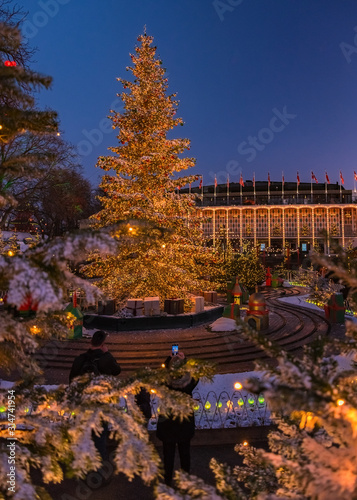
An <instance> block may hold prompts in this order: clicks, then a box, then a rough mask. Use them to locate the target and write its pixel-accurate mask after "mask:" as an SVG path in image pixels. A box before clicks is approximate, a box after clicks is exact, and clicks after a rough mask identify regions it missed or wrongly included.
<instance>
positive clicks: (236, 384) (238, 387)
mask: <svg viewBox="0 0 357 500" xmlns="http://www.w3.org/2000/svg"><path fill="white" fill-rule="evenodd" d="M234 388H235V389H237V391H240V390H241V389H243V386H242V384H241V383H240V382H236V383H235V384H234Z"/></svg>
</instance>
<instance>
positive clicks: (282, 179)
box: [281, 171, 284, 204]
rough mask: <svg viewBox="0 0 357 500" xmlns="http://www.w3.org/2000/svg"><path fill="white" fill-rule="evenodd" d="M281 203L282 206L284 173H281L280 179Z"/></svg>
mask: <svg viewBox="0 0 357 500" xmlns="http://www.w3.org/2000/svg"><path fill="white" fill-rule="evenodd" d="M281 201H282V202H283V204H284V171H283V172H282V177H281Z"/></svg>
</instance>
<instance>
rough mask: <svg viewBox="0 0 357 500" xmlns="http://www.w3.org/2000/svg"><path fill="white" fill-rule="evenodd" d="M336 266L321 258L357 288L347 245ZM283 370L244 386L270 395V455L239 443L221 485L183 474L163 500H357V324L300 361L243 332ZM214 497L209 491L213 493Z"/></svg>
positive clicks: (161, 494)
mask: <svg viewBox="0 0 357 500" xmlns="http://www.w3.org/2000/svg"><path fill="white" fill-rule="evenodd" d="M335 252H338V258H337V259H336V262H334V261H332V260H331V259H330V258H328V257H324V256H320V255H316V256H315V259H316V261H315V262H316V263H317V264H318V265H320V266H324V267H326V268H327V269H329V270H330V271H331V272H333V273H334V275H335V277H336V278H339V279H340V280H341V281H343V282H345V283H348V284H349V286H350V297H351V300H353V301H354V300H355V298H356V296H357V295H356V291H357V260H356V259H354V260H352V261H351V259H350V258H349V256H348V254H347V253H346V252H344V251H343V250H342V249H341V248H340V249H338V250H335ZM243 330H244V331H245V335H246V336H247V338H249V339H250V340H253V341H255V342H256V343H257V344H258V345H259V346H261V347H262V348H263V349H264V350H265V351H266V352H267V353H268V354H269V355H270V356H272V357H274V358H275V359H276V360H277V366H276V367H272V366H267V365H265V364H264V363H259V364H258V365H257V366H258V368H259V369H261V370H263V371H264V373H265V374H264V376H263V378H262V379H260V380H258V379H251V380H250V381H248V382H247V383H246V384H244V387H245V388H246V389H247V390H248V391H253V392H257V393H261V392H263V393H264V397H265V398H266V400H267V401H268V405H269V407H270V409H271V411H272V414H273V416H274V417H275V420H276V422H277V423H278V430H276V431H273V432H271V433H270V435H269V451H264V450H259V449H255V448H253V447H250V446H243V445H239V446H237V447H236V451H238V453H239V454H241V455H243V457H244V460H243V464H244V465H243V466H235V467H233V468H232V467H229V466H228V465H224V464H219V463H218V462H217V461H216V460H212V461H211V468H212V470H213V472H214V474H215V477H216V488H215V490H214V491H212V487H210V486H207V485H204V484H202V483H200V482H197V478H194V477H188V476H187V475H184V474H178V475H177V483H178V491H175V492H174V491H173V490H169V489H168V488H167V487H165V486H160V487H159V489H158V498H159V499H160V500H163V499H169V498H172V499H176V498H182V495H183V494H186V495H187V496H186V497H185V498H207V496H209V494H210V495H211V496H209V498H217V499H218V498H224V499H229V500H233V499H236V500H248V499H259V500H277V499H291V498H294V499H299V500H336V499H337V498H338V499H339V500H348V499H352V498H357V354H356V353H357V326H356V323H355V322H352V321H347V322H346V336H345V337H344V338H342V339H340V338H339V339H335V340H334V339H330V340H328V339H321V338H318V339H316V340H315V341H314V342H313V343H311V344H310V345H308V346H305V348H304V352H303V355H302V356H293V355H292V354H289V353H286V352H284V351H283V350H281V349H280V347H278V346H276V345H274V343H273V342H272V341H271V340H270V339H268V338H266V337H265V336H264V335H262V334H260V333H259V332H256V331H253V330H250V329H249V327H248V326H247V325H244V324H243V325H242V331H243ZM209 492H210V493H209Z"/></svg>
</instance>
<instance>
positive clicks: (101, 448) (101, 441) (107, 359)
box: [69, 330, 121, 462]
mask: <svg viewBox="0 0 357 500" xmlns="http://www.w3.org/2000/svg"><path fill="white" fill-rule="evenodd" d="M107 338H108V334H107V333H106V332H104V331H103V330H97V331H96V332H94V334H93V337H92V339H91V342H90V346H89V349H88V350H87V351H86V352H84V353H82V354H80V355H79V356H77V357H76V358H75V359H74V361H73V365H72V368H71V372H70V374H69V382H70V383H71V382H72V380H73V379H74V378H75V377H78V376H80V375H83V374H84V373H82V369H83V367H84V365H85V363H87V361H88V360H90V361H94V362H95V364H96V367H97V369H98V372H99V374H100V375H119V373H120V372H121V368H120V365H119V364H118V363H117V361H116V360H115V358H114V356H113V355H112V354H110V352H109V350H108V346H107V345H106V339H107ZM108 435H109V430H108V425H107V424H106V423H105V422H104V423H103V431H102V432H101V433H100V435H99V436H97V435H96V434H95V433H94V431H92V439H93V442H94V445H95V447H96V448H97V450H98V452H99V454H100V456H101V457H102V460H103V462H104V461H106V460H108V459H109V455H108V450H107V438H108Z"/></svg>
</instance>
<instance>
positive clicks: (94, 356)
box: [69, 330, 121, 383]
mask: <svg viewBox="0 0 357 500" xmlns="http://www.w3.org/2000/svg"><path fill="white" fill-rule="evenodd" d="M107 337H108V334H107V333H106V332H103V330H97V331H96V332H94V334H93V337H92V339H91V343H90V346H89V349H88V351H86V352H84V353H82V354H80V355H79V356H77V357H76V358H75V359H74V361H73V365H72V368H71V372H70V374H69V383H71V382H72V380H73V379H74V378H75V377H78V376H79V375H83V373H82V369H83V366H84V364H85V363H86V362H87V360H95V363H96V366H97V368H98V371H99V373H100V374H101V375H119V373H120V372H121V368H120V365H119V364H118V363H117V362H116V360H115V358H114V356H113V355H112V354H110V352H109V351H108V346H107V345H106V343H105V342H106V339H107Z"/></svg>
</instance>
